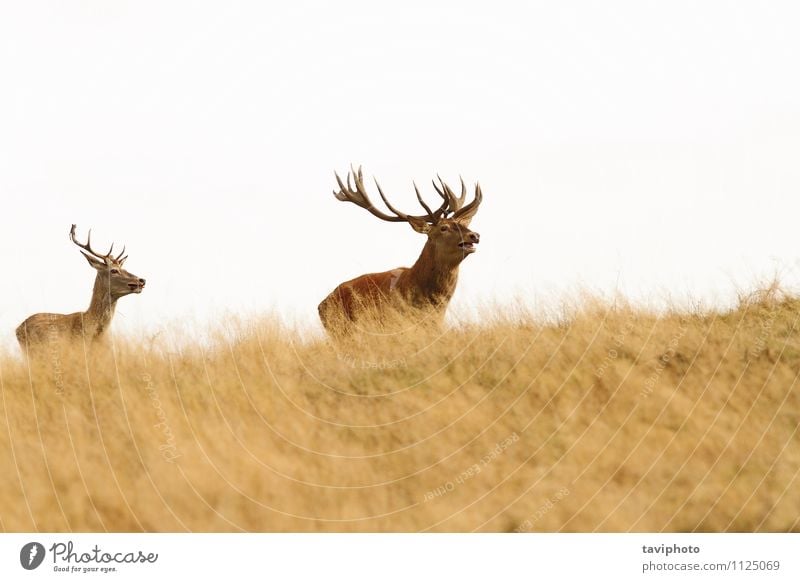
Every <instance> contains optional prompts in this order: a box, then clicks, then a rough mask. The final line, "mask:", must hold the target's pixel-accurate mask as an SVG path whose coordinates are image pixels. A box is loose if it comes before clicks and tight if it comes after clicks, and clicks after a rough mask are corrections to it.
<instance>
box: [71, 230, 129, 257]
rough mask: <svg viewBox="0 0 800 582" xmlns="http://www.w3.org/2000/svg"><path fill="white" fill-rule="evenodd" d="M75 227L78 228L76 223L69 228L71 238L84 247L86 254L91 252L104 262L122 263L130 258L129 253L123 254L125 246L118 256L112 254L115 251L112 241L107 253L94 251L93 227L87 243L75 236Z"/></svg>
mask: <svg viewBox="0 0 800 582" xmlns="http://www.w3.org/2000/svg"><path fill="white" fill-rule="evenodd" d="M75 228H76V225H75V224H73V225H72V228H70V229H69V238H70V240H72V242H73V243H75V244H76V245H77V246H79V247H80V248H81V249H83V250H82V251H81V253H83V254H84V255H85V256H88V255H86V253H89V254H90V255H92V258H95V259H99V260H101V261H103V262H104V263H109V262H114V263H120V264H121V263H123V262H124V261H125V259H127V258H128V257H127V255H126V256H124V257H123V256H122V255H124V254H125V246H123V247H122V252H121V253H120V254H118V255H117V256H116V257H114V256H113V255H112V254H111V253H112V252H113V251H114V243H111V248H110V249H108V252H107V253H106V254H104V255H102V254H100V253H98V252H97V251H94V250H93V249H92V229H91V228H90V229H89V234H88V235H87V236H86V244H81V243H80V242H78V239H77V238H76V237H75ZM84 251H86V252H84Z"/></svg>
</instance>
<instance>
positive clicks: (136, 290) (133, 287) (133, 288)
mask: <svg viewBox="0 0 800 582" xmlns="http://www.w3.org/2000/svg"><path fill="white" fill-rule="evenodd" d="M128 287H130V290H131V291H133V292H134V293H141V292H142V289H144V283H141V284H137V283H128Z"/></svg>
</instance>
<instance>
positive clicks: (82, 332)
mask: <svg viewBox="0 0 800 582" xmlns="http://www.w3.org/2000/svg"><path fill="white" fill-rule="evenodd" d="M69 238H70V239H71V240H72V242H73V243H75V244H76V245H77V246H78V247H80V248H81V249H82V250H81V254H82V255H83V256H84V257H86V260H87V261H89V265H91V266H92V267H93V268H94V269H95V270H96V271H97V276H96V277H95V280H94V291H93V292H92V301H91V303H90V304H89V309H88V310H86V311H83V312H78V313H70V314H69V315H62V314H60V313H36V314H34V315H31V316H30V317H29V318H28V319H26V320H25V321H23V322H22V323H21V324H20V326H19V327H18V328H17V339H18V340H19V343H20V345H21V346H22V348H23V350H24V349H26V348H28V347H31V346H35V345H40V344H42V343H44V342H45V341H52V340H55V339H68V338H70V337H72V338H79V337H83V338H85V339H88V340H96V339H98V338H100V337H102V336H103V334H104V332H105V331H106V330H107V329H108V326H109V325H110V324H111V319H112V318H113V317H114V308H115V307H116V305H117V299H119V298H120V297H124V296H125V295H129V294H130V293H141V292H142V289H144V284H145V280H144V279H140V278H139V277H137V276H136V275H133V274H131V273H129V272H128V271H126V270H125V269H123V268H122V265H123V263H124V262H125V259H127V258H128V257H127V256H123V255H124V254H125V248H124V247H123V249H122V252H121V253H120V254H119V255H117V256H116V257H115V256H113V255H112V254H111V253H112V252H113V250H114V245H113V244H112V245H111V249H109V251H108V253H106V254H105V255H102V254H100V253H97V252H95V251H93V250H92V242H91V240H92V231H91V230H90V231H89V236H88V237H87V239H86V244H85V245H84V244H81V243H79V242H78V241H77V240H76V238H75V225H74V224H73V225H72V228H71V229H70V231H69Z"/></svg>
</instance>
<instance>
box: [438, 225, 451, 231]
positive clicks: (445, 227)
mask: <svg viewBox="0 0 800 582" xmlns="http://www.w3.org/2000/svg"><path fill="white" fill-rule="evenodd" d="M439 230H441V231H442V232H447V231H448V230H450V228H449V227H448V226H447V225H446V224H443V225H442V226H441V227H440V228H439Z"/></svg>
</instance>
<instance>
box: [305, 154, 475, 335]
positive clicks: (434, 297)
mask: <svg viewBox="0 0 800 582" xmlns="http://www.w3.org/2000/svg"><path fill="white" fill-rule="evenodd" d="M351 175H352V179H353V180H352V181H353V182H354V184H355V185H354V186H353V185H351ZM336 181H337V182H338V183H339V188H340V190H339V192H334V193H333V194H334V196H336V198H337V199H338V200H342V201H345V202H352V203H353V204H356V205H358V206H360V207H361V208H364V209H365V210H367V211H369V212H370V213H371V214H372V215H373V216H376V217H378V218H380V219H381V220H385V221H387V222H407V223H408V224H410V225H411V228H413V229H414V230H415V231H417V232H419V233H421V234H425V235H427V237H428V240H427V242H426V243H425V246H424V247H423V248H422V253H421V254H420V256H419V258H418V259H417V262H416V263H414V266H412V267H400V268H398V269H394V270H392V271H386V272H383V273H370V274H367V275H361V276H360V277H356V278H355V279H351V280H350V281H346V282H344V283H342V284H341V285H339V286H338V287H337V288H336V289H334V290H333V292H332V293H331V294H330V295H328V296H327V297H326V298H325V299H324V300H323V301H322V303H320V304H319V315H320V319H321V320H322V324H323V326H325V328H326V329H328V331H332V327H334V326H333V319H335V318H339V319H341V318H342V317H344V318H345V321H354V320H355V319H356V317H357V311H358V308H359V307H360V306H363V307H376V308H378V310H380V309H381V308H382V307H383V306H386V305H387V304H395V305H396V303H393V302H396V301H397V300H398V299H399V300H400V302H401V303H404V304H406V305H410V306H412V307H418V308H426V307H432V308H433V309H434V310H436V311H438V312H439V313H440V314H441V315H444V311H445V310H446V309H447V304H448V303H449V302H450V298H451V297H452V296H453V292H454V291H455V288H456V282H457V281H458V267H459V265H460V264H461V261H463V260H464V259H465V258H466V257H467V256H468V255H470V254H472V253H474V252H475V250H476V249H475V245H476V244H478V242H479V241H480V235H479V234H478V233H477V232H473V231H471V230H470V229H469V228H468V227H469V223H470V221H471V220H472V217H473V216H475V213H476V212H477V211H478V206H480V203H481V200H483V194H482V193H481V187H480V185H478V184H476V185H475V198H474V199H473V200H472V202H470V203H469V204H467V205H466V206H464V202H465V200H466V197H467V189H466V186H464V181H463V180H462V181H461V195H460V196H456V195H455V194H454V193H453V191H452V190H451V189H450V187H449V186H448V185H447V184H445V183H444V181H442V179H441V178H439V185H437V184H436V182H434V183H433V187H434V188H435V189H436V192H437V193H438V194H439V196H441V198H442V200H443V202H442V205H441V206H440V207H439V208H437V209H436V211H431V209H430V207H429V206H428V205H427V204H426V203H425V201H424V200H423V199H422V196H421V195H420V193H419V189H418V188H417V185H416V184H414V190H415V191H416V194H417V200H419V203H420V204H421V205H422V207H423V208H424V209H425V211H426V214H424V215H421V216H410V215H408V214H404V213H403V212H400V211H398V210H397V209H395V208H394V207H393V206H392V205H391V204H390V203H389V201H388V200H387V199H386V196H385V195H384V194H383V190H381V187H380V185H379V184H378V181H377V180H375V185H376V186H377V188H378V193H379V194H380V197H381V199H383V202H384V203H385V204H386V207H387V208H388V209H389V210H390V211H391V212H392V213H393V214H394V216H390V215H388V214H384V213H383V212H381V211H380V210H378V209H377V208H375V206H374V205H373V204H372V202H371V201H370V199H369V196H368V195H367V192H366V189H365V188H364V179H363V174H362V172H361V168H359V169H358V172H355V171H354V170H352V168H351V172H349V173H348V174H347V183H346V184H345V183H344V182H343V181H342V179H341V178H340V177H339V175H338V174H336Z"/></svg>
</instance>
